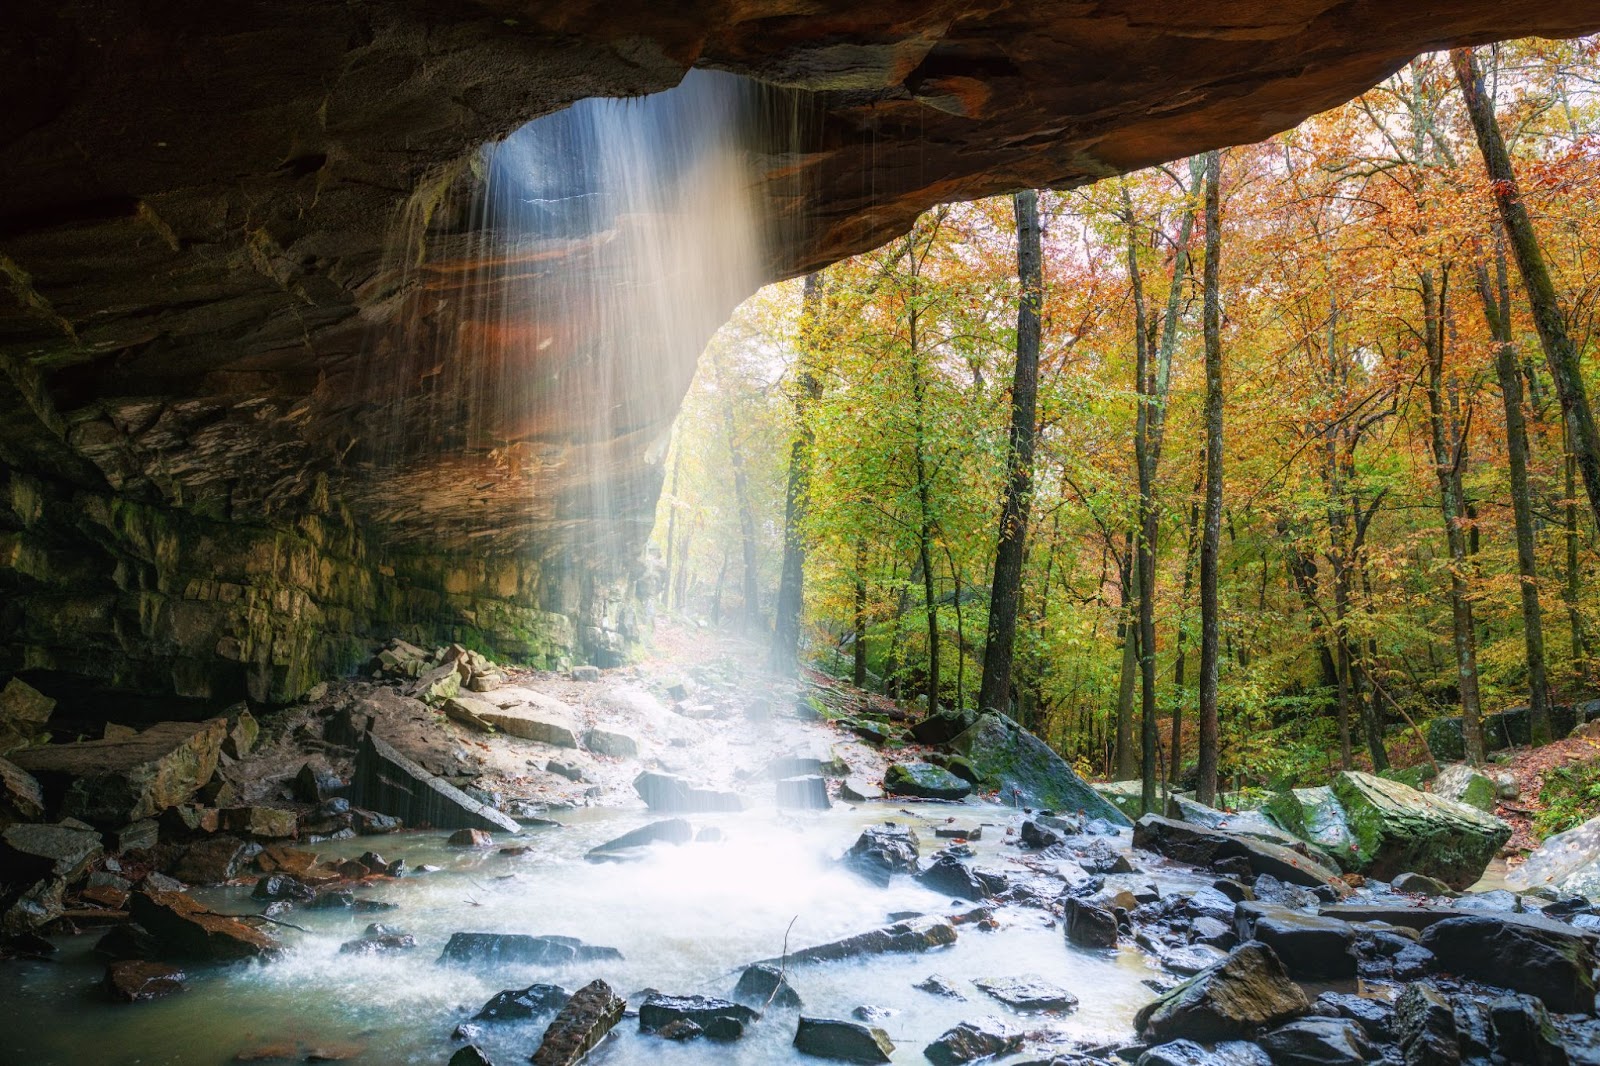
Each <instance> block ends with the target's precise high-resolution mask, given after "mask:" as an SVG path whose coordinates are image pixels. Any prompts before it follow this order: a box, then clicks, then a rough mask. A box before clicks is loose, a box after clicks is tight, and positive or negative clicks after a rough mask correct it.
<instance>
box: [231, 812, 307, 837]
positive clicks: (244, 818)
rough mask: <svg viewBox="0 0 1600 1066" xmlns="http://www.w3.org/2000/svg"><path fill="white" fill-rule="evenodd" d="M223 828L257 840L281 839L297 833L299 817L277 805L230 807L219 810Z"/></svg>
mask: <svg viewBox="0 0 1600 1066" xmlns="http://www.w3.org/2000/svg"><path fill="white" fill-rule="evenodd" d="M217 821H218V824H219V825H221V827H222V828H223V829H226V830H227V831H228V832H230V833H238V834H240V835H241V836H247V837H254V838H255V839H257V840H281V839H283V838H285V837H292V836H294V835H295V832H296V830H297V829H298V826H299V818H298V817H297V816H296V815H295V813H294V812H293V811H284V810H279V809H278V808H276V807H229V808H228V809H226V810H223V811H218V812H217Z"/></svg>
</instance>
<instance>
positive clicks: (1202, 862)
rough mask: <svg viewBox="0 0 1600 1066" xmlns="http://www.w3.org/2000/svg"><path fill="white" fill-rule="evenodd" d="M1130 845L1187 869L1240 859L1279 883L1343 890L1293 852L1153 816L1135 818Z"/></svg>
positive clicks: (1330, 874) (1327, 874) (1323, 870)
mask: <svg viewBox="0 0 1600 1066" xmlns="http://www.w3.org/2000/svg"><path fill="white" fill-rule="evenodd" d="M1133 846H1134V847H1136V848H1144V849H1145V850H1146V851H1153V852H1155V853H1156V854H1158V855H1165V856H1166V857H1167V858H1169V859H1177V860H1178V861H1179V862H1186V863H1188V864H1190V865H1191V866H1211V865H1212V864H1214V863H1216V862H1217V861H1218V860H1221V859H1232V858H1243V859H1244V860H1245V861H1246V862H1248V863H1249V864H1250V868H1251V870H1252V871H1254V872H1255V873H1256V874H1270V875H1271V876H1273V877H1276V878H1277V879H1278V880H1280V881H1286V882H1288V883H1289V884H1293V885H1305V886H1306V887H1308V888H1317V887H1319V886H1323V885H1326V886H1327V887H1329V888H1332V889H1333V890H1334V891H1336V892H1338V893H1340V894H1341V895H1343V894H1344V892H1345V891H1346V888H1345V885H1344V883H1343V882H1342V881H1340V880H1339V875H1338V873H1337V872H1336V871H1334V870H1330V869H1328V868H1327V867H1325V866H1323V865H1322V864H1321V863H1319V862H1317V861H1316V860H1314V859H1311V858H1308V857H1307V856H1305V855H1301V854H1300V853H1299V852H1297V851H1292V850H1290V849H1289V848H1286V847H1283V846H1282V845H1279V844H1273V843H1271V842H1270V841H1266V840H1257V839H1254V838H1252V837H1244V836H1239V835H1237V834H1235V833H1228V832H1225V831H1223V830H1221V829H1205V828H1203V827H1201V826H1197V825H1190V824H1189V823H1188V822H1175V821H1173V820H1172V819H1170V818H1163V817H1161V816H1160V815H1157V814H1147V815H1145V816H1144V817H1143V818H1140V819H1139V823H1138V824H1137V825H1136V826H1134V829H1133Z"/></svg>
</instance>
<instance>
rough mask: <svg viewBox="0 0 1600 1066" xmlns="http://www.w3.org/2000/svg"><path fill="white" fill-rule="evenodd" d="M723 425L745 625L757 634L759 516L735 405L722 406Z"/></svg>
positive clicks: (758, 610) (759, 613) (759, 616)
mask: <svg viewBox="0 0 1600 1066" xmlns="http://www.w3.org/2000/svg"><path fill="white" fill-rule="evenodd" d="M722 425H723V428H724V429H725V430H726V431H727V434H728V458H729V460H730V463H731V465H732V467H733V499H734V506H736V507H737V508H738V509H739V543H740V547H741V549H742V551H743V555H744V612H743V615H744V624H745V628H746V629H748V630H751V631H754V630H755V629H756V628H758V627H759V626H760V624H761V603H760V595H761V594H760V590H759V584H758V578H757V575H756V516H755V512H754V511H752V510H751V509H750V481H749V478H748V476H747V475H746V474H745V468H744V451H743V450H742V449H741V448H740V447H739V441H738V437H737V435H736V433H735V431H734V424H733V404H732V402H731V401H729V402H726V403H724V404H723V405H722Z"/></svg>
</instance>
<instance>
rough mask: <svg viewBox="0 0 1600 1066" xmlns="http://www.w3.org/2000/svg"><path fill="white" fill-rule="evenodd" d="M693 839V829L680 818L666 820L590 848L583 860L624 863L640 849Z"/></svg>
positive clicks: (637, 854)
mask: <svg viewBox="0 0 1600 1066" xmlns="http://www.w3.org/2000/svg"><path fill="white" fill-rule="evenodd" d="M693 839H694V828H693V827H692V826H690V825H689V823H688V822H686V821H684V820H683V819H682V818H667V819H664V820H662V821H659V822H652V823H650V824H649V825H646V826H640V827H639V828H638V829H635V830H633V831H632V832H628V833H624V834H622V835H621V836H619V837H617V838H616V839H615V840H608V841H606V842H605V843H604V844H600V845H597V846H596V847H593V848H590V849H589V851H588V853H587V854H586V855H584V858H585V859H587V860H588V861H590V862H626V861H628V860H629V859H632V858H636V857H638V856H639V854H640V852H639V849H640V848H645V847H648V846H650V845H652V844H678V845H682V844H687V843H689V842H690V841H691V840H693Z"/></svg>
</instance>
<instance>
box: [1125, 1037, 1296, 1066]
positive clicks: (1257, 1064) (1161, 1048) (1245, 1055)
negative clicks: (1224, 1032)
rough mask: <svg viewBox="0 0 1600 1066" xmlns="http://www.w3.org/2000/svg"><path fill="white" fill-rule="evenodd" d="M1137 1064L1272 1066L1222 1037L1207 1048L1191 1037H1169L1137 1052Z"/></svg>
mask: <svg viewBox="0 0 1600 1066" xmlns="http://www.w3.org/2000/svg"><path fill="white" fill-rule="evenodd" d="M1138 1066H1272V1060H1271V1059H1269V1058H1267V1053H1266V1052H1265V1051H1262V1050H1261V1049H1260V1048H1258V1047H1256V1046H1255V1045H1254V1044H1248V1043H1245V1042H1244V1041H1242V1040H1224V1041H1222V1042H1221V1043H1218V1044H1215V1045H1213V1046H1212V1047H1211V1048H1210V1050H1207V1049H1206V1048H1203V1047H1201V1046H1200V1045H1199V1044H1197V1043H1195V1042H1194V1041H1193V1040H1171V1041H1168V1042H1167V1043H1165V1044H1161V1045H1158V1046H1156V1047H1153V1048H1150V1049H1149V1050H1148V1051H1146V1052H1145V1053H1144V1054H1142V1055H1140V1056H1139V1062H1138Z"/></svg>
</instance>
